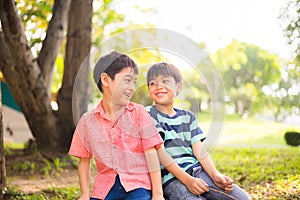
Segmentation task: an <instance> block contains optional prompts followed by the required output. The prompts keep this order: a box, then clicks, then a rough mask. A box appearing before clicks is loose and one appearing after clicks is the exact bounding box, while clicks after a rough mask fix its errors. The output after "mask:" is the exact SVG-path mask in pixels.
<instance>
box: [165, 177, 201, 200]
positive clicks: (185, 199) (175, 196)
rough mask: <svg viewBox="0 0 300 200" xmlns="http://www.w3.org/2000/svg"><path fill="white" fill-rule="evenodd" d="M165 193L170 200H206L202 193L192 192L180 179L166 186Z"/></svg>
mask: <svg viewBox="0 0 300 200" xmlns="http://www.w3.org/2000/svg"><path fill="white" fill-rule="evenodd" d="M164 195H165V197H166V199H168V200H204V199H206V198H204V197H201V196H200V195H194V194H192V193H191V192H190V191H189V190H188V188H187V187H186V186H185V185H183V184H182V183H181V182H180V181H179V180H178V179H175V180H174V181H172V182H171V183H169V184H168V185H167V186H166V187H164Z"/></svg>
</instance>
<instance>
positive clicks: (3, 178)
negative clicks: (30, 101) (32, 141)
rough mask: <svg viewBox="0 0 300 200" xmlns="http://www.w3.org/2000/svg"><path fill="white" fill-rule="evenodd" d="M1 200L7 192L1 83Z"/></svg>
mask: <svg viewBox="0 0 300 200" xmlns="http://www.w3.org/2000/svg"><path fill="white" fill-rule="evenodd" d="M0 170H1V171H0V175H1V177H0V200H1V199H3V194H4V193H5V191H6V169H5V157H4V145H3V124H2V92H1V83H0Z"/></svg>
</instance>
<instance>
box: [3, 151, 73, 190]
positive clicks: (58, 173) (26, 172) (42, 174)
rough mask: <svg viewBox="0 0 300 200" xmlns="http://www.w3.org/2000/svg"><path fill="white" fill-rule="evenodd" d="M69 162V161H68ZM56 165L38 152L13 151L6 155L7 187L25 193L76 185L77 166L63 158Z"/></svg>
mask: <svg viewBox="0 0 300 200" xmlns="http://www.w3.org/2000/svg"><path fill="white" fill-rule="evenodd" d="M68 162H69V163H68ZM59 165H60V166H58V167H56V166H55V164H54V162H53V161H51V160H47V161H45V157H43V156H41V155H40V154H39V153H37V152H35V153H32V152H30V153H26V152H25V153H24V152H21V151H20V152H16V151H15V152H13V153H11V155H6V176H7V178H6V179H7V180H6V183H7V187H8V188H13V189H14V190H16V191H20V192H22V193H25V194H33V193H36V192H39V191H42V190H44V189H49V188H61V187H69V186H72V185H78V183H79V182H78V175H77V167H76V166H75V165H74V164H72V162H71V160H64V162H63V163H60V164H59Z"/></svg>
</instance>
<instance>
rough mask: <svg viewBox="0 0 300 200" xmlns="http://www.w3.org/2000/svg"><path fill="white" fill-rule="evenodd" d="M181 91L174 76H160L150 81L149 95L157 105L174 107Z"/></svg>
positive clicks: (179, 84)
mask: <svg viewBox="0 0 300 200" xmlns="http://www.w3.org/2000/svg"><path fill="white" fill-rule="evenodd" d="M180 89H181V83H176V81H175V79H174V78H173V77H172V76H163V75H158V76H156V77H154V78H153V79H152V80H150V81H149V85H148V94H149V97H150V98H151V99H152V100H153V101H154V102H155V104H160V105H172V104H173V103H174V100H175V98H176V96H177V94H178V93H179V92H180Z"/></svg>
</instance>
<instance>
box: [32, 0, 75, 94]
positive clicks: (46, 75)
mask: <svg viewBox="0 0 300 200" xmlns="http://www.w3.org/2000/svg"><path fill="white" fill-rule="evenodd" d="M70 2H71V1H70V0H56V1H55V3H54V6H53V12H52V14H53V16H52V18H51V20H50V22H49V25H48V29H47V33H46V38H45V40H44V41H43V46H42V49H41V51H40V53H39V56H38V63H39V66H40V68H41V75H42V77H43V79H44V81H45V86H46V87H47V88H50V85H51V77H52V70H53V67H54V63H55V60H56V57H57V54H58V53H59V51H60V49H61V44H62V41H63V38H64V35H65V32H66V27H67V21H68V10H69V7H70Z"/></svg>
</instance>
